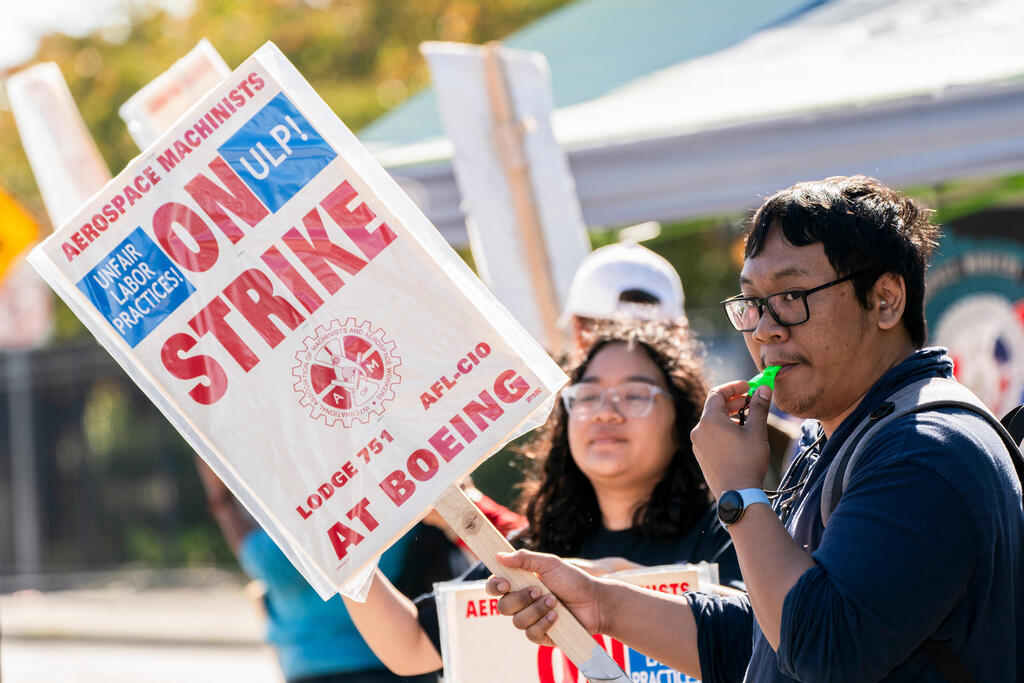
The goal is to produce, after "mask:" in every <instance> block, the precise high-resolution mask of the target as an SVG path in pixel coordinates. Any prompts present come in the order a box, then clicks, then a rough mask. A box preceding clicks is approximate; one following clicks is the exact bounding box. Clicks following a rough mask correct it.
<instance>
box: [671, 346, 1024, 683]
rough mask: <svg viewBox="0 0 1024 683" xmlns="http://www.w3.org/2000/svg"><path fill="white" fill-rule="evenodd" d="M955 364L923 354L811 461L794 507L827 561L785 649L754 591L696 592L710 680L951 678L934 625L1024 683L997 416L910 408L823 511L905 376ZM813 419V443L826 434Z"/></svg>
mask: <svg viewBox="0 0 1024 683" xmlns="http://www.w3.org/2000/svg"><path fill="white" fill-rule="evenodd" d="M952 370H953V364H952V361H951V360H950V359H949V358H948V357H947V356H946V355H945V354H944V351H943V350H942V349H925V350H922V351H918V352H917V353H915V354H914V355H913V356H911V357H910V358H908V359H907V360H905V361H903V362H902V363H900V364H899V365H897V366H896V367H894V368H892V369H891V370H889V371H888V372H887V373H886V374H885V375H883V376H882V378H881V379H880V380H879V381H878V382H877V383H876V384H875V386H874V387H872V389H871V390H870V391H869V392H868V394H867V395H866V396H865V397H864V400H863V401H862V402H861V404H860V405H859V406H858V407H857V409H856V410H855V411H854V412H853V413H852V414H851V415H850V416H849V417H847V418H846V419H845V420H844V421H843V423H842V424H841V425H840V426H839V427H838V428H837V429H836V431H835V433H834V434H833V435H832V438H830V439H828V440H827V441H824V442H823V445H819V447H818V451H819V452H818V455H817V457H816V458H815V457H811V458H808V459H807V460H806V461H805V463H806V468H809V469H810V474H809V477H808V479H807V483H806V485H805V487H804V489H803V491H802V493H801V494H800V496H799V498H798V499H797V501H796V503H795V505H794V506H793V507H792V509H791V510H790V511H789V514H788V515H787V514H785V513H783V514H782V515H781V516H782V517H783V521H784V522H785V524H786V528H787V529H788V530H789V533H790V534H791V535H792V536H793V538H794V539H796V541H797V543H799V544H800V545H801V546H802V547H804V548H806V549H807V550H808V551H809V552H810V553H811V556H812V558H813V559H814V562H815V566H814V567H813V568H811V569H809V570H807V571H806V572H805V573H804V574H803V576H801V577H800V579H799V580H798V581H797V583H796V585H794V586H793V588H792V589H791V590H790V591H789V593H788V594H787V595H786V599H785V602H784V604H783V611H782V629H781V640H780V643H779V650H778V653H776V652H775V651H773V650H772V649H771V646H770V645H769V644H768V641H767V640H766V639H765V637H764V635H763V634H762V633H761V630H760V628H758V626H757V623H756V622H755V621H754V619H753V613H752V611H751V609H750V603H749V601H748V600H747V599H746V598H745V597H744V598H730V599H723V598H715V597H710V596H702V595H696V594H694V595H691V596H690V598H689V599H690V603H691V607H692V608H693V611H694V616H695V617H696V619H697V628H698V648H699V651H700V661H701V669H702V671H703V673H704V682H705V683H716V682H718V681H737V680H741V679H742V680H747V681H757V682H758V683H768V682H773V683H774V682H782V681H792V680H796V681H829V682H841V681H858V682H865V681H892V682H895V681H915V682H917V681H920V682H925V683H931V682H933V681H934V682H936V683H938V682H940V681H945V679H944V678H943V676H942V675H941V674H940V673H939V671H938V670H937V669H936V668H935V666H934V664H933V663H932V661H931V660H930V659H929V658H928V656H927V655H925V654H924V653H923V652H922V651H921V650H920V649H919V647H920V645H921V643H922V642H923V641H924V640H925V639H926V638H928V637H932V638H936V639H939V640H942V641H945V642H947V643H948V644H949V645H950V646H951V647H952V649H953V651H954V652H955V653H956V654H957V656H958V657H959V658H960V660H961V661H962V662H963V663H964V665H965V666H966V667H967V669H968V670H969V671H970V672H971V674H972V675H973V676H974V678H975V679H976V680H977V681H979V683H981V682H984V683H1002V682H1005V683H1015V682H1018V681H1022V680H1024V511H1022V509H1021V489H1020V483H1019V481H1018V479H1017V475H1016V473H1015V471H1014V467H1013V463H1012V461H1011V460H1010V457H1009V455H1008V454H1007V452H1006V447H1005V446H1004V445H1003V443H1002V441H1001V440H1000V438H999V436H998V435H997V434H996V433H995V432H994V431H993V429H992V428H991V427H990V426H989V425H988V424H987V423H986V422H985V421H984V419H983V418H981V417H980V416H977V415H975V414H973V413H970V412H967V411H963V410H956V409H950V410H943V411H929V412H923V413H918V414H914V415H908V416H906V417H903V418H899V419H897V420H894V421H893V423H892V424H891V425H889V426H887V427H886V428H885V429H884V430H883V431H881V432H879V434H878V435H877V436H876V437H875V438H874V439H873V440H872V441H871V444H870V446H868V447H867V448H866V449H865V451H864V453H862V455H861V459H860V460H859V461H858V463H857V466H856V468H855V470H854V471H853V473H852V475H851V477H850V482H849V485H848V486H847V488H846V491H845V492H844V494H843V496H842V498H841V499H840V501H839V505H838V507H837V508H836V510H835V512H834V513H833V515H832V517H831V518H830V520H829V524H828V528H827V529H825V528H823V526H822V523H821V513H820V504H821V490H822V481H823V479H824V477H825V472H826V470H827V469H828V465H829V463H830V462H831V460H832V458H833V457H834V455H835V453H836V451H837V449H838V446H839V444H840V443H842V441H843V440H844V439H846V438H847V437H848V436H849V435H850V433H851V431H852V430H853V428H854V427H855V426H857V425H858V424H860V423H861V421H862V420H864V419H865V418H866V417H867V416H868V415H869V414H870V413H871V412H872V411H873V410H874V409H875V407H876V406H877V405H878V404H879V403H881V402H882V401H883V400H884V399H885V398H886V397H887V396H889V395H891V394H892V393H893V392H894V391H896V390H897V389H899V388H900V387H902V386H904V385H906V384H908V383H910V382H912V381H915V380H918V379H921V378H925V377H936V376H938V377H951V376H952ZM808 425H813V427H811V428H808V426H807V425H805V431H804V444H803V445H808V444H810V443H811V442H813V441H814V439H815V438H817V437H821V436H822V434H821V433H820V431H819V430H820V427H818V426H817V423H808ZM801 469H802V468H801ZM800 476H801V472H793V473H791V475H790V478H791V480H792V481H799V479H800ZM776 507H778V506H777V505H776ZM776 511H777V512H779V510H778V509H777V510H776ZM751 632H753V641H752V645H753V652H752V653H751V652H750V647H751V641H750V640H749V639H745V638H749V634H750V633H751ZM748 653H750V654H749V665H748V664H747V655H748ZM744 669H746V675H745V677H744Z"/></svg>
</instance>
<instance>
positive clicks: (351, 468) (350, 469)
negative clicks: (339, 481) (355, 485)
mask: <svg viewBox="0 0 1024 683" xmlns="http://www.w3.org/2000/svg"><path fill="white" fill-rule="evenodd" d="M341 471H342V472H344V473H345V474H347V475H348V476H349V477H354V476H356V467H355V465H353V464H352V461H351V460H350V461H349V462H346V463H345V464H344V465H342V466H341Z"/></svg>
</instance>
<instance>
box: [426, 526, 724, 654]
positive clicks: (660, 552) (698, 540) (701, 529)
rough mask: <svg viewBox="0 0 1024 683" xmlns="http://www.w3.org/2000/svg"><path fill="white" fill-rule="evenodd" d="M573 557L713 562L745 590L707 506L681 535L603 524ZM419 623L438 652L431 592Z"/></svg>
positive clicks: (479, 569)
mask: <svg viewBox="0 0 1024 683" xmlns="http://www.w3.org/2000/svg"><path fill="white" fill-rule="evenodd" d="M575 556H576V557H579V558H582V559H585V560H599V559H601V558H603V557H624V558H626V559H627V560H629V561H630V562H636V563H637V564H642V565H644V566H647V567H654V566H657V565H662V564H684V563H687V562H692V563H697V562H701V561H704V562H716V563H717V564H718V580H719V581H720V582H721V583H722V584H723V585H726V586H732V587H733V588H739V589H741V590H743V589H744V585H743V579H742V577H741V576H740V565H739V561H738V560H737V559H736V551H735V549H733V547H732V539H731V538H730V537H729V534H728V532H726V530H725V529H724V528H722V525H721V524H719V523H718V517H717V516H716V514H715V509H714V508H713V507H712V508H710V509H709V510H708V511H707V513H705V514H704V516H703V517H701V518H700V520H698V521H697V523H696V524H694V525H693V528H691V529H690V531H689V533H687V534H686V535H685V536H683V537H682V538H647V537H644V536H642V535H640V533H638V532H637V531H636V530H635V529H622V530H619V531H609V530H608V529H605V528H604V527H603V526H602V527H599V528H597V529H594V530H593V531H591V532H590V533H589V534H588V535H587V537H586V538H585V539H584V540H583V544H582V545H581V546H580V549H579V552H577V553H576V554H575ZM490 575H491V572H490V571H489V570H488V569H487V567H485V566H484V565H483V563H481V562H477V563H476V564H475V565H473V566H472V567H470V568H469V569H468V570H467V571H466V572H465V573H464V574H463V575H462V576H460V577H459V578H458V579H457V580H458V581H477V580H479V579H486V578H487V577H489V576H490ZM416 609H417V612H418V617H419V621H420V625H421V626H422V627H423V630H424V631H426V632H427V635H429V636H430V639H431V640H432V641H433V643H434V647H436V648H437V651H438V652H440V651H441V633H440V626H439V625H438V616H437V602H436V601H435V599H434V594H433V593H427V594H425V595H421V596H420V597H418V598H416Z"/></svg>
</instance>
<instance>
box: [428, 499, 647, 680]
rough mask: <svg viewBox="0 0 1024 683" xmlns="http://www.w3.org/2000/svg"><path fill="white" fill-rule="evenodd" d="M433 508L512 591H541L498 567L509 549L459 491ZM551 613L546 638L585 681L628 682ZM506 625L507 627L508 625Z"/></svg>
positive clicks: (568, 622) (571, 624)
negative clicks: (499, 557)
mask: <svg viewBox="0 0 1024 683" xmlns="http://www.w3.org/2000/svg"><path fill="white" fill-rule="evenodd" d="M436 508H437V511H438V512H440V513H441V516H442V517H444V521H445V522H447V523H448V526H450V527H451V528H452V530H453V531H454V532H455V533H456V534H458V535H459V538H461V539H462V540H463V541H465V542H466V545H468V546H469V548H470V550H472V551H473V553H474V554H476V556H477V557H478V558H480V561H481V562H483V563H484V565H485V566H486V567H487V568H488V569H489V570H491V573H492V574H494V575H495V576H500V577H502V578H504V579H506V580H507V581H508V582H509V585H510V586H511V587H512V590H522V589H524V588H530V587H532V586H538V587H540V588H542V589H543V588H544V584H543V583H541V581H540V579H538V578H537V575H536V574H534V573H532V572H528V571H526V570H523V569H511V568H509V567H506V566H504V565H501V564H498V561H497V558H496V554H497V553H499V552H512V550H513V548H512V546H511V545H510V544H509V542H508V541H507V540H505V537H504V536H502V535H501V533H500V532H499V531H498V530H497V529H495V528H494V526H493V525H492V524H491V523H490V521H488V519H487V517H485V516H484V514H483V513H482V512H480V509H479V508H477V506H476V505H474V504H473V501H471V500H470V499H469V497H468V496H467V495H466V493H465V492H464V491H463V490H462V489H460V488H459V487H457V486H453V487H451V488H449V489H448V490H446V491H445V492H444V493H443V494H442V495H441V498H439V499H438V501H437V503H436ZM555 612H557V613H558V619H557V620H556V621H555V623H554V625H553V626H552V627H551V629H550V630H549V631H548V635H549V636H550V637H551V640H553V641H554V642H555V643H557V644H558V647H559V648H560V649H561V650H562V651H563V652H564V653H565V654H566V655H567V656H568V657H569V659H571V660H572V662H573V664H575V665H576V667H578V668H579V670H580V673H582V674H583V675H584V676H586V678H587V680H589V681H591V682H592V683H597V681H616V682H617V683H629V678H628V677H627V676H626V674H625V672H623V671H622V669H621V668H620V667H619V665H618V664H616V663H615V660H613V659H612V658H611V657H610V656H609V655H608V653H607V652H606V651H605V650H604V649H602V648H601V646H600V645H597V644H595V643H594V639H593V638H591V636H590V634H589V633H587V630H586V629H585V628H583V626H582V625H581V624H580V622H579V621H577V620H576V617H574V616H573V615H572V613H571V612H569V610H567V609H566V608H565V606H563V605H562V603H561V602H559V603H557V604H556V605H555ZM509 624H510V625H511V622H509ZM446 680H447V678H446Z"/></svg>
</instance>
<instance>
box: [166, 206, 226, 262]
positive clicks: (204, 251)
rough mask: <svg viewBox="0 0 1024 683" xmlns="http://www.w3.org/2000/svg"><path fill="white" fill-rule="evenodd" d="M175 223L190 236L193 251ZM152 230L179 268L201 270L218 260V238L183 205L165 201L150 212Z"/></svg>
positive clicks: (201, 220) (195, 214)
mask: <svg viewBox="0 0 1024 683" xmlns="http://www.w3.org/2000/svg"><path fill="white" fill-rule="evenodd" d="M175 225H180V226H181V227H182V228H184V229H185V232H187V233H188V234H189V235H190V236H191V237H192V239H193V240H194V241H195V244H196V248H197V250H196V251H192V250H191V249H190V248H189V247H188V245H186V244H185V243H184V242H183V241H182V240H181V237H180V236H179V235H178V233H177V231H176V230H175V228H174V226H175ZM153 232H154V233H155V234H156V239H157V241H158V242H159V243H160V246H162V247H163V248H164V251H166V252H167V254H168V255H169V256H170V257H171V258H172V259H174V260H175V262H176V263H177V264H178V265H179V266H181V267H182V268H185V269H187V270H191V271H192V272H194V273H202V272H203V271H205V270H209V269H210V268H212V267H213V264H214V263H216V262H217V254H218V252H219V247H218V246H217V238H216V237H214V235H213V232H212V231H211V230H210V227H209V226H208V225H207V224H206V223H205V222H204V221H203V219H202V218H200V217H199V214H197V213H196V212H195V211H193V210H192V209H190V208H188V207H187V206H185V205H184V204H179V203H177V202H167V203H166V204H164V205H163V206H161V207H160V208H159V209H157V210H156V213H154V214H153Z"/></svg>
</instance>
